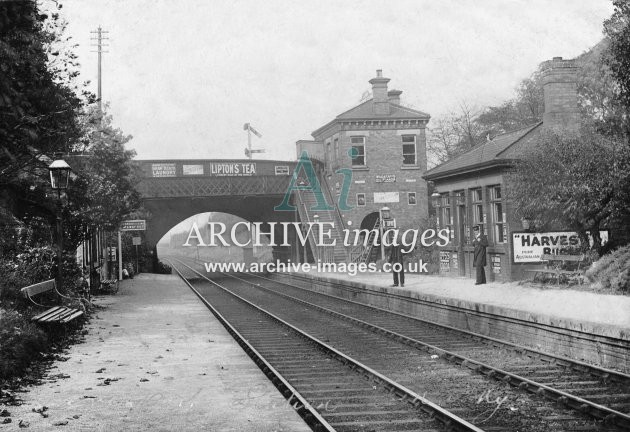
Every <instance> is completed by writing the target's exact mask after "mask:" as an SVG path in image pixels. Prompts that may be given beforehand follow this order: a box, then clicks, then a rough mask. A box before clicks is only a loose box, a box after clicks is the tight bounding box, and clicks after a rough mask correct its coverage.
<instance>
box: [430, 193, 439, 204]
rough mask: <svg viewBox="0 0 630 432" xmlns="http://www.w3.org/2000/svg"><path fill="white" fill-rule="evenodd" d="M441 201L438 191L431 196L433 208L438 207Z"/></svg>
mask: <svg viewBox="0 0 630 432" xmlns="http://www.w3.org/2000/svg"><path fill="white" fill-rule="evenodd" d="M439 200H440V194H439V193H438V191H435V192H433V193H432V194H431V201H433V207H437V206H438V202H439Z"/></svg>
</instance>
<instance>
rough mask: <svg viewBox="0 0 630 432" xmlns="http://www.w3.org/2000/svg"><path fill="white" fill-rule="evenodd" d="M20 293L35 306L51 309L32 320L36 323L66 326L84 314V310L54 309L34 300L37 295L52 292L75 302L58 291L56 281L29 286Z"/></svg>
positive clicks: (51, 280) (55, 307)
mask: <svg viewBox="0 0 630 432" xmlns="http://www.w3.org/2000/svg"><path fill="white" fill-rule="evenodd" d="M20 292H22V295H24V297H26V298H27V299H29V300H30V301H31V302H33V303H34V304H35V305H37V306H39V307H43V308H49V309H47V310H46V311H44V312H42V313H40V314H39V315H36V316H34V317H33V318H31V320H32V321H35V322H38V323H41V324H49V323H55V324H66V323H69V322H70V321H72V320H74V319H76V318H79V317H80V316H82V315H83V313H84V311H82V310H79V309H74V308H70V307H66V306H52V307H51V306H45V305H43V304H40V303H38V302H36V301H35V300H33V297H35V296H37V295H40V294H43V293H50V292H54V293H55V294H56V295H57V296H59V297H61V298H65V299H69V300H75V299H72V298H70V297H67V296H65V295H63V294H61V293H60V292H59V291H57V286H56V284H55V280H54V279H50V280H47V281H44V282H40V283H36V284H34V285H29V286H27V287H24V288H22V289H21V290H20Z"/></svg>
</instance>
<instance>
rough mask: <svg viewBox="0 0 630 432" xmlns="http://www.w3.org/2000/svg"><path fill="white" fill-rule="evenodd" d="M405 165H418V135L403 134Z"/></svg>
mask: <svg viewBox="0 0 630 432" xmlns="http://www.w3.org/2000/svg"><path fill="white" fill-rule="evenodd" d="M402 155H403V165H414V166H415V165H416V136H415V135H403V136H402Z"/></svg>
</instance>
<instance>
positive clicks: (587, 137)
mask: <svg viewBox="0 0 630 432" xmlns="http://www.w3.org/2000/svg"><path fill="white" fill-rule="evenodd" d="M507 182H508V191H509V197H508V198H509V199H511V200H513V202H514V203H515V207H516V208H517V209H518V213H520V216H522V217H528V218H530V219H533V220H536V221H538V226H536V228H537V229H542V230H545V229H559V228H564V229H566V228H570V229H573V230H575V231H577V232H578V233H580V234H581V235H582V236H583V239H584V240H586V233H587V232H591V234H592V235H593V238H594V239H595V244H596V247H599V245H600V242H599V230H600V229H601V228H603V227H604V226H607V225H610V226H613V225H615V223H619V221H620V220H623V219H624V218H627V217H628V215H629V214H630V151H629V149H628V147H627V146H625V145H624V144H623V143H622V142H620V141H618V140H611V139H609V138H606V137H604V136H602V135H600V134H597V133H596V132H594V131H592V129H587V128H583V129H582V131H581V132H580V133H578V134H575V135H570V134H566V133H565V134H563V135H559V134H556V133H553V132H547V133H543V134H542V135H541V137H540V139H539V141H538V143H537V145H536V146H535V147H534V148H532V149H529V151H528V152H527V153H525V154H523V155H522V156H521V159H520V160H519V161H518V162H516V164H515V167H514V169H513V170H512V171H511V173H510V174H509V175H508V176H507ZM583 244H588V243H587V242H584V243H583Z"/></svg>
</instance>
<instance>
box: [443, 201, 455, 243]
mask: <svg viewBox="0 0 630 432" xmlns="http://www.w3.org/2000/svg"><path fill="white" fill-rule="evenodd" d="M440 201H441V202H440V207H441V210H442V225H441V226H442V227H444V228H446V229H448V232H449V237H451V238H452V237H453V217H452V215H451V197H450V196H449V194H448V193H445V194H442V196H441V197H440Z"/></svg>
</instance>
